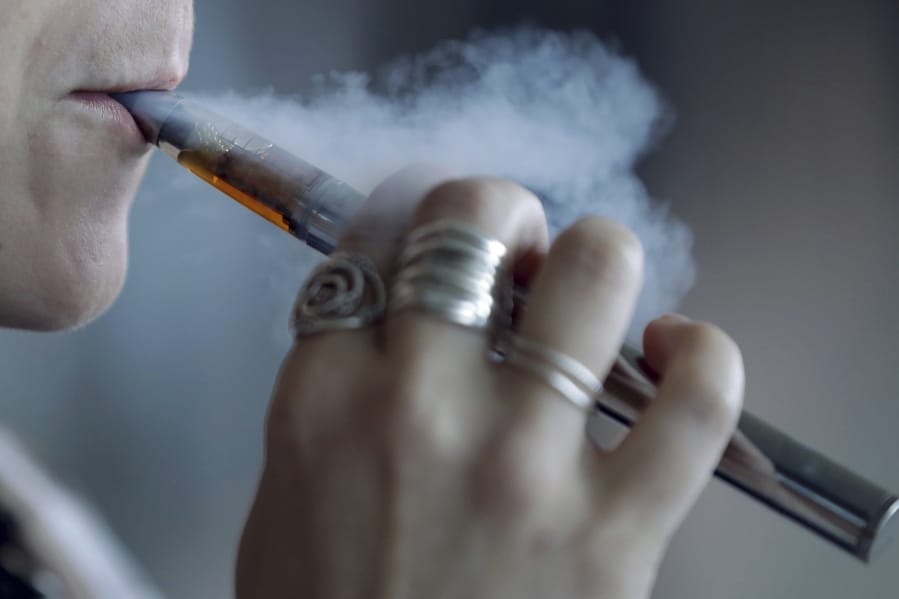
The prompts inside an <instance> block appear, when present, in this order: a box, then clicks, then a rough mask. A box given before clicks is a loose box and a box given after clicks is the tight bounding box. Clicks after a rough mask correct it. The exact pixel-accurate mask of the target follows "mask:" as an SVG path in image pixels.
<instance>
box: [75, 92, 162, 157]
mask: <svg viewBox="0 0 899 599" xmlns="http://www.w3.org/2000/svg"><path fill="white" fill-rule="evenodd" d="M68 97H69V99H70V100H72V101H74V102H77V103H78V104H80V105H81V106H83V107H84V108H87V109H88V110H90V111H91V112H93V113H95V114H97V115H99V116H101V117H103V119H104V120H106V121H108V122H111V123H112V124H113V126H115V127H117V128H118V129H119V131H120V132H121V134H122V135H123V136H125V137H127V138H128V139H129V141H132V142H134V143H136V144H146V143H147V141H146V139H145V138H144V134H143V133H142V132H141V130H140V127H138V125H137V122H136V121H135V120H134V117H132V116H131V113H130V112H128V110H126V109H125V107H124V106H122V105H121V104H119V103H118V102H116V101H115V100H113V99H112V96H110V95H109V94H104V93H102V92H74V93H71V94H69V96H68Z"/></svg>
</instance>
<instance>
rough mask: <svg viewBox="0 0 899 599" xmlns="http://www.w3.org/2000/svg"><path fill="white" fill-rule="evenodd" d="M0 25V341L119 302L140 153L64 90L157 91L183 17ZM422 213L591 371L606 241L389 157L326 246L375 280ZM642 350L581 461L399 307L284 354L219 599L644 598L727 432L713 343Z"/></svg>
mask: <svg viewBox="0 0 899 599" xmlns="http://www.w3.org/2000/svg"><path fill="white" fill-rule="evenodd" d="M0 14H2V15H3V19H0V52H2V55H3V56H4V57H5V60H4V61H3V62H0V109H2V110H0V180H2V182H3V186H2V189H0V326H7V327H19V328H31V329H39V330H56V329H64V328H72V327H76V326H80V325H82V324H84V323H86V322H88V321H89V320H91V319H92V318H94V317H96V316H97V315H98V314H100V313H101V312H102V311H103V310H104V309H105V308H106V307H107V306H108V305H109V304H110V303H111V302H112V301H113V299H114V298H115V296H116V295H117V293H118V291H119V289H120V287H121V284H122V280H123V277H124V273H125V270H126V255H127V252H126V245H127V234H126V231H127V226H126V225H127V213H128V207H129V205H130V202H131V199H132V197H133V194H134V191H135V189H136V187H137V185H138V183H139V181H140V178H141V176H142V173H143V169H144V167H145V162H146V156H147V153H148V148H147V147H146V146H145V145H143V144H141V143H139V142H138V141H135V139H133V137H129V135H130V134H129V132H128V131H127V127H124V126H122V123H121V122H119V123H116V122H112V121H114V120H115V119H112V118H110V117H109V115H106V116H104V115H103V114H102V112H103V107H104V106H107V107H108V105H106V104H102V103H101V107H100V108H101V109H99V110H98V107H97V106H96V105H91V103H90V102H86V101H85V97H84V96H82V95H78V94H75V95H74V96H73V95H72V92H85V91H90V92H103V91H123V90H124V89H128V88H129V87H130V88H138V87H144V88H145V87H151V88H158V89H167V88H173V87H174V86H175V85H177V83H178V82H179V81H180V80H181V78H183V76H184V73H185V72H186V68H187V62H188V54H189V47H190V37H191V35H190V34H191V29H192V9H191V5H190V3H189V2H187V1H179V0H156V1H148V0H119V1H117V2H106V1H101V0H82V1H80V2H76V1H74V0H72V1H68V2H59V1H50V0H29V1H27V2H26V1H24V0H0ZM49 165H52V168H51V167H50V166H49ZM444 218H450V219H454V220H458V221H462V222H465V223H467V224H469V225H471V226H473V227H476V228H478V229H479V230H480V231H482V232H483V233H484V234H486V235H489V236H492V237H495V238H497V239H499V240H501V241H502V242H504V243H505V244H506V245H507V246H508V247H509V248H510V251H511V255H512V256H513V260H512V263H511V266H512V268H513V269H514V272H515V274H516V278H517V279H518V282H519V283H522V284H525V285H527V286H528V287H529V288H530V289H531V292H530V295H529V301H528V307H527V310H526V312H525V314H524V316H523V319H522V320H521V322H520V333H521V334H522V335H526V336H527V337H529V338H531V339H534V340H536V341H538V342H540V343H544V344H546V345H548V346H550V347H553V348H555V349H557V350H559V351H563V352H565V353H567V354H570V355H571V356H573V357H575V358H577V359H578V360H580V361H582V362H583V363H584V364H585V365H587V366H588V367H589V368H591V369H592V370H593V371H594V372H595V373H596V374H597V375H598V376H600V377H602V376H604V375H605V374H606V373H607V372H608V370H609V368H610V366H611V364H612V361H613V360H614V357H615V355H616V354H617V351H618V348H619V346H620V344H621V342H622V339H623V336H624V333H625V330H626V329H627V326H628V322H629V319H630V316H631V313H632V310H633V306H634V302H635V299H636V297H637V294H638V292H639V289H640V284H641V277H642V260H643V257H642V251H641V248H640V244H639V242H638V241H637V239H636V238H635V236H634V235H633V234H632V233H631V232H630V231H628V230H627V229H626V228H624V227H622V226H621V225H618V224H616V223H614V222H612V221H610V220H607V219H604V218H600V217H587V218H584V219H582V220H580V221H579V222H577V223H575V224H574V225H572V226H571V227H569V228H568V229H567V230H565V231H564V232H562V233H561V234H560V235H559V236H558V237H557V238H556V239H555V240H554V241H553V242H552V243H550V241H549V239H548V236H547V233H546V224H545V220H544V216H543V212H542V209H541V207H540V204H539V201H537V199H536V198H535V197H534V196H533V195H531V194H530V193H528V192H527V191H526V190H524V189H523V188H521V187H519V186H518V185H516V184H514V183H512V182H509V181H503V180H497V179H455V178H452V177H450V176H448V175H447V174H446V173H445V172H440V171H436V170H434V169H431V168H413V169H409V170H406V171H404V172H402V173H400V174H398V175H396V176H394V177H392V178H390V179H388V180H387V181H386V182H385V183H384V184H382V185H381V186H380V187H379V188H378V189H377V190H376V191H375V193H374V194H372V197H371V198H370V199H369V201H368V204H367V205H366V206H365V208H364V209H363V210H362V212H361V213H360V215H359V216H358V217H357V219H356V220H355V221H354V222H353V224H352V225H351V227H350V230H349V232H348V234H347V235H346V236H345V238H344V239H343V241H342V242H341V246H342V247H341V249H344V250H347V251H352V252H360V253H363V254H365V255H367V256H368V257H369V258H371V259H372V260H373V261H374V262H375V263H376V265H377V266H378V268H379V270H380V272H381V274H382V276H383V277H384V278H385V280H386V281H387V282H388V284H389V279H390V276H391V273H392V271H393V258H394V256H395V254H396V252H397V249H398V247H399V244H400V243H401V239H402V237H403V235H404V234H405V233H406V232H407V231H408V230H409V228H410V227H413V226H415V225H417V224H421V223H426V222H430V221H433V220H436V219H444ZM644 349H645V353H646V357H647V360H648V361H649V363H650V364H651V365H652V366H653V368H654V369H655V370H657V371H658V372H659V373H661V375H662V380H661V384H660V387H659V394H658V397H657V398H656V400H655V401H654V403H653V404H652V406H651V407H650V409H649V410H648V412H647V413H646V414H645V415H644V416H643V417H642V418H641V420H640V422H639V423H638V425H637V426H636V428H635V429H634V430H633V431H632V432H631V433H630V434H629V435H628V437H627V438H626V439H625V441H624V442H623V443H622V444H621V445H620V446H619V447H618V448H616V449H615V450H613V451H610V452H603V451H600V450H598V449H596V448H595V447H593V446H592V445H591V444H590V442H589V441H588V440H587V439H586V437H585V435H584V424H585V418H586V415H585V414H584V412H582V411H580V410H578V409H576V408H575V407H574V406H573V405H572V404H570V403H568V402H566V401H565V400H564V399H563V398H561V397H560V396H559V395H558V393H557V392H556V391H554V390H553V389H551V388H549V387H547V386H546V385H545V384H544V383H542V382H541V381H540V380H539V379H538V378H536V377H533V376H531V375H529V374H528V373H527V372H523V371H521V370H515V369H512V368H511V367H508V366H504V365H500V364H493V363H489V362H488V361H487V359H486V350H487V336H486V334H485V333H484V331H479V330H474V329H466V328H463V327H459V326H456V325H452V324H449V323H446V322H443V321H441V320H440V319H439V318H437V317H435V316H434V315H432V314H426V313H421V312H414V311H408V312H403V313H400V314H396V315H393V316H391V317H389V318H386V319H385V320H383V321H382V322H380V323H378V324H376V325H374V326H371V327H369V328H368V329H365V330H359V331H350V332H340V333H325V334H321V335H318V336H315V337H308V338H303V339H301V340H299V341H298V342H297V344H296V345H295V347H294V348H293V349H292V350H291V352H290V354H289V355H288V356H287V358H286V360H285V361H284V364H283V366H282V369H281V372H280V374H279V377H278V380H277V381H276V383H275V391H274V395H273V398H272V402H271V405H270V409H269V416H268V419H267V428H266V459H265V465H264V470H263V473H262V478H261V481H260V484H259V487H258V490H257V494H256V498H255V502H254V504H253V508H252V512H251V514H250V516H249V519H248V521H247V524H246V528H245V531H244V534H243V538H242V540H241V545H240V549H239V555H238V561H237V575H236V580H237V583H236V584H237V593H238V596H239V597H247V598H250V597H252V598H260V597H285V596H302V597H309V598H321V599H337V598H341V599H343V598H357V597H358V598H363V597H364V598H372V597H377V598H388V597H389V598H394V599H406V598H409V599H411V598H413V597H416V598H417V597H437V598H463V597H464V598H478V597H483V598H485V599H486V598H491V599H493V598H505V597H508V598H512V597H515V598H525V599H527V598H537V597H566V598H571V599H581V598H583V599H586V598H588V597H590V598H597V597H609V598H613V597H614V598H616V599H619V598H626V599H631V598H633V599H636V598H644V597H647V596H648V595H649V594H650V592H651V588H652V584H653V581H654V578H655V574H656V569H657V566H658V563H659V560H660V559H661V557H662V556H663V554H664V552H665V549H666V547H667V544H668V541H669V539H670V538H671V535H672V534H673V532H674V531H675V530H676V529H677V527H678V526H679V525H680V523H681V522H682V520H683V518H684V517H685V515H686V514H687V512H688V511H689V509H690V508H691V506H692V505H693V503H694V501H695V500H696V497H697V496H698V494H699V493H700V491H701V490H702V488H703V487H704V486H705V484H706V483H707V481H708V480H709V477H710V474H711V472H712V470H713V468H714V465H715V463H716V462H717V460H718V458H719V457H720V454H721V452H722V450H723V448H724V445H725V443H726V441H727V439H728V438H729V436H730V434H731V433H732V431H733V428H734V426H735V421H736V418H737V416H738V414H739V410H740V404H741V400H742V390H743V368H742V360H741V357H740V353H739V350H738V348H737V346H736V345H735V344H734V342H733V341H732V340H731V339H730V338H729V337H728V336H727V335H726V334H725V333H723V332H722V331H721V330H720V329H718V328H717V327H715V326H713V325H710V324H706V323H696V322H692V321H689V320H686V319H684V318H682V317H678V316H674V315H668V316H666V317H663V318H661V319H658V320H656V321H654V322H653V323H651V324H650V325H649V327H647V330H646V332H645V337H644ZM186 559H189V557H186Z"/></svg>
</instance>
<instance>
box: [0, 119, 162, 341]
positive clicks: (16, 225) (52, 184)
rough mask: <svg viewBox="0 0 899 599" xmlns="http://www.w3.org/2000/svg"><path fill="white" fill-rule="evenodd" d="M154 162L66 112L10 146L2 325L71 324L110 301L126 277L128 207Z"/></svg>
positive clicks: (5, 167) (1, 206)
mask: <svg viewBox="0 0 899 599" xmlns="http://www.w3.org/2000/svg"><path fill="white" fill-rule="evenodd" d="M13 152H14V153H15V155H16V156H17V159H16V160H15V161H14V162H9V161H8V160H6V159H7V158H8V157H9V156H10V154H11V153H13ZM147 161H148V154H147V153H146V151H143V150H142V151H141V152H137V151H135V150H134V149H130V150H129V149H127V148H123V147H122V142H121V140H120V139H119V138H118V137H117V136H116V134H115V133H113V132H105V131H103V130H98V129H97V128H96V127H91V126H89V123H85V122H82V119H80V118H79V116H78V115H77V114H72V113H69V112H65V111H63V112H60V113H58V114H53V115H51V116H49V117H48V118H46V119H45V120H43V121H42V122H41V123H40V124H39V126H37V127H34V128H33V129H32V132H31V134H30V135H29V136H28V137H27V142H26V143H25V144H23V145H22V146H19V147H16V148H10V147H9V144H3V143H2V142H0V178H2V180H3V181H4V185H3V188H0V216H2V219H0V235H2V237H3V238H4V239H3V244H4V246H6V247H5V249H4V250H2V251H0V325H3V324H4V323H6V324H12V325H13V326H23V327H27V328H37V329H60V328H71V327H73V326H77V325H80V324H83V323H85V322H87V321H89V320H91V319H93V318H95V317H96V316H98V315H99V314H100V313H102V312H103V310H104V309H105V308H106V307H108V305H109V304H110V303H111V302H112V301H113V300H114V299H115V297H116V296H117V295H118V293H119V291H120V289H121V286H122V283H123V281H124V276H125V271H126V267H127V218H128V212H129V207H130V204H131V200H132V198H133V196H134V193H135V191H136V189H137V186H138V184H139V182H140V178H141V176H142V174H143V172H144V170H145V168H146V164H147ZM7 183H9V184H8V185H7ZM4 295H5V297H4Z"/></svg>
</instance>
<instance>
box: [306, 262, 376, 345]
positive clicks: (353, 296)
mask: <svg viewBox="0 0 899 599" xmlns="http://www.w3.org/2000/svg"><path fill="white" fill-rule="evenodd" d="M386 309H387V292H386V290H385V289H384V283H383V282H382V281H381V277H380V275H378V271H377V269H376V268H375V265H374V264H373V263H372V262H371V260H369V259H368V258H366V257H365V256H363V255H361V254H350V253H347V252H338V253H336V254H332V255H331V256H330V257H328V258H326V259H325V260H324V261H322V262H321V263H319V264H318V265H317V266H316V267H315V268H314V269H313V270H312V272H311V273H310V274H309V277H308V278H307V279H306V282H305V283H304V284H303V287H302V289H301V290H300V294H299V297H297V301H296V303H295V304H294V307H293V312H292V317H291V323H290V328H291V332H292V333H293V335H294V337H301V336H305V335H314V334H317V333H322V332H325V331H345V330H352V329H361V328H363V327H366V326H368V325H370V324H372V323H373V322H376V321H378V320H380V319H381V318H383V316H384V313H385V311H386Z"/></svg>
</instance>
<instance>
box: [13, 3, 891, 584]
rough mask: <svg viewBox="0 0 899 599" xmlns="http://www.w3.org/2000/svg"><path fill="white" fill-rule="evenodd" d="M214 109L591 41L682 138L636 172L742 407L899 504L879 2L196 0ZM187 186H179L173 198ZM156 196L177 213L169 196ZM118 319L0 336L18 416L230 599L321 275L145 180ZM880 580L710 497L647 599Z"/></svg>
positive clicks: (134, 540)
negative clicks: (392, 69) (568, 35)
mask: <svg viewBox="0 0 899 599" xmlns="http://www.w3.org/2000/svg"><path fill="white" fill-rule="evenodd" d="M196 9H197V33H196V39H195V45H194V54H193V63H192V71H191V74H190V76H189V78H188V80H187V82H186V83H185V85H184V89H186V90H190V91H200V92H219V91H225V90H231V89H234V90H238V91H253V90H260V89H272V90H274V91H275V92H277V93H281V94H293V93H298V92H301V91H302V90H304V89H307V88H308V87H309V85H310V82H311V78H312V76H313V75H315V74H316V73H320V72H324V71H330V70H338V71H345V70H351V69H352V70H367V69H372V68H374V67H376V66H377V65H379V64H381V63H383V62H384V61H385V60H387V59H390V58H393V57H395V56H397V55H400V54H408V53H413V52H419V51H423V50H426V49H428V48H430V47H431V46H432V45H433V44H434V43H435V42H437V41H439V40H441V39H445V38H448V37H459V36H464V35H465V34H467V33H468V32H469V31H470V30H471V29H472V28H474V27H493V26H497V25H503V24H517V23H521V22H531V23H535V24H538V25H542V26H546V27H552V28H560V29H570V28H587V29H591V30H594V31H596V32H598V33H599V34H600V35H601V36H602V37H603V38H604V39H606V40H609V41H611V42H613V43H614V44H616V45H617V46H618V47H619V48H620V49H621V50H622V52H624V53H625V54H626V55H629V56H632V57H634V58H635V59H636V60H637V61H638V63H639V64H640V66H641V69H642V70H643V72H644V74H645V75H646V77H647V78H648V79H649V80H650V81H651V82H653V83H654V84H655V85H656V86H657V87H658V88H659V89H660V90H661V92H662V94H663V96H664V97H665V98H666V100H667V102H668V103H669V104H670V105H671V107H672V108H673V111H674V113H675V115H676V119H675V121H674V124H673V127H672V129H671V132H670V134H669V135H668V136H666V137H665V138H664V140H663V141H662V143H661V144H660V145H659V147H658V148H656V149H655V150H654V151H653V152H652V153H651V154H650V155H649V156H647V158H646V159H645V160H644V161H643V162H642V164H641V167H640V174H641V176H642V178H643V179H644V181H645V182H646V183H647V185H648V187H649V189H650V191H651V192H652V194H653V195H654V197H657V198H661V199H663V200H665V201H668V202H670V203H671V205H672V209H673V211H674V212H675V213H676V214H677V215H678V216H679V217H680V218H682V219H683V220H685V221H686V222H687V223H688V224H689V225H690V226H691V227H692V229H693V231H694V233H695V237H696V242H695V253H696V258H697V262H698V273H699V279H698V283H697V285H696V286H695V288H694V289H693V291H692V292H691V293H690V294H689V296H688V297H687V300H686V302H685V304H684V306H683V311H684V312H685V313H687V314H688V315H691V316H693V317H696V318H701V319H707V320H712V321H715V322H717V323H719V324H721V325H722V326H723V327H724V328H725V329H726V330H728V331H729V332H730V333H731V334H732V335H733V336H734V337H735V338H736V340H737V341H738V342H739V343H740V344H741V346H742V348H743V351H744V357H745V360H746V366H747V374H748V394H747V407H748V408H749V409H750V410H752V411H754V412H755V413H757V414H759V415H761V416H762V417H764V418H765V419H766V420H769V421H770V422H773V423H776V424H777V426H778V427H780V428H782V429H784V430H786V431H788V432H789V433H790V434H792V435H794V436H795V437H797V438H799V439H801V440H803V441H804V442H806V443H807V444H809V445H811V446H812V447H815V448H817V449H818V450H820V451H822V452H823V453H824V454H826V455H829V456H832V457H834V458H836V459H837V460H838V461H841V462H842V463H844V464H846V465H847V466H849V467H851V468H853V469H855V470H857V471H858V472H860V473H862V474H864V475H866V476H868V477H870V478H872V479H874V480H876V481H878V482H881V483H883V484H884V485H885V486H887V487H889V488H892V489H899V466H897V463H896V456H897V454H899V440H897V439H899V436H897V434H896V426H897V423H899V382H897V380H896V376H895V374H896V372H897V370H899V343H897V342H896V339H897V338H899V317H897V315H896V313H895V306H896V305H897V303H899V4H897V3H895V2H892V1H888V0H884V1H879V2H878V1H874V0H855V1H853V2H846V1H843V2H835V1H828V0H822V1H819V2H802V1H799V0H779V1H773V0H760V1H756V2H730V1H726V2H721V1H715V0H694V1H693V2H689V3H684V2H675V1H674V0H645V1H643V2H625V1H618V2H611V1H606V2H603V1H597V2H590V3H584V2H576V1H574V0H555V1H553V2H548V1H546V2H541V1H537V0H532V1H529V0H515V1H512V0H477V1H475V0H456V1H455V2H451V3H450V2H437V1H432V0H415V1H414V2H413V1H412V0H378V1H371V0H368V1H363V0H328V1H325V0H310V1H307V2H301V1H292V2H289V1H286V0H261V1H260V2H255V3H252V4H251V3H247V2H242V1H239V0H215V1H214V2H213V1H212V0H197V2H196ZM172 180H175V181H176V183H172V182H171V181H172ZM161 190H162V191H161ZM132 222H133V229H132V270H131V274H130V278H129V280H128V283H127V286H126V288H125V291H124V293H123V295H122V297H121V299H120V301H119V302H118V303H117V304H116V305H115V306H114V308H113V309H112V310H111V311H110V312H109V313H108V314H106V315H105V316H104V317H102V318H101V319H100V320H99V321H98V322H96V323H94V324H93V325H91V326H90V327H88V328H86V329H84V330H82V331H78V332H75V333H69V334H63V335H36V334H25V333H18V332H10V331H2V332H0V419H2V422H4V423H5V424H6V425H7V426H8V427H10V428H12V429H13V430H15V431H16V432H17V433H18V434H19V435H20V436H21V437H22V439H23V440H24V441H25V443H26V445H27V446H28V447H29V448H30V449H31V450H32V451H33V452H34V454H35V455H36V456H37V457H38V458H39V459H40V460H42V461H43V462H44V463H45V464H46V465H47V466H48V467H49V468H50V469H51V471H52V472H53V473H54V474H55V475H56V476H57V477H58V478H59V479H61V480H62V481H64V482H65V484H67V485H68V486H69V487H70V488H72V489H74V490H76V491H77V492H78V493H79V494H81V495H82V496H84V497H85V498H87V499H88V500H89V501H90V502H91V503H92V504H93V505H94V506H95V507H96V508H97V509H98V510H99V512H100V513H101V514H102V515H103V516H104V518H105V519H106V520H107V521H108V522H109V523H110V525H111V526H112V528H113V529H114V531H115V532H116V534H117V535H118V536H119V537H120V538H121V539H122V540H123V542H124V543H125V544H126V545H127V547H128V548H129V550H130V551H131V552H132V553H133V555H134V556H135V557H136V558H137V559H138V560H139V562H140V563H141V564H142V566H143V567H144V568H145V569H146V571H147V572H148V574H149V576H150V577H151V578H152V579H153V580H154V581H155V582H156V583H157V584H158V585H159V586H160V587H161V588H162V589H163V590H164V591H165V592H166V594H167V595H169V596H171V597H210V598H213V597H215V598H218V597H227V596H230V595H231V594H232V591H231V572H232V563H233V560H234V555H235V548H236V544H237V539H238V536H239V533H240V528H241V525H242V520H243V518H244V515H245V513H246V511H247V509H248V506H249V502H250V500H251V497H252V493H253V488H254V485H255V482H256V477H257V472H258V469H259V466H260V463H261V457H262V445H261V437H262V422H263V418H264V413H265V409H266V404H267V401H268V396H269V392H270V389H271V384H272V381H273V379H274V376H275V373H276V370H277V368H278V366H279V362H280V360H281V358H282V356H283V354H284V352H285V350H286V348H287V345H288V338H287V333H286V330H285V328H286V327H285V326H284V323H285V322H286V319H287V312H288V308H289V305H290V302H291V300H292V294H293V291H294V290H295V289H296V287H297V285H298V284H299V282H300V280H301V279H302V277H303V274H304V272H305V270H306V269H307V268H308V266H309V265H310V264H311V263H312V262H313V260H314V255H313V254H312V253H311V252H310V251H308V250H305V249H304V248H301V247H298V246H299V244H298V243H296V242H295V241H294V240H292V239H291V238H289V237H288V236H286V235H284V234H283V233H280V232H279V231H277V230H275V229H274V228H273V227H271V226H270V225H268V224H266V223H264V222H263V221H262V220H261V219H258V218H255V217H253V216H250V215H249V213H246V212H245V210H244V209H242V208H240V207H239V206H237V205H236V204H235V205H232V203H231V202H230V201H228V200H223V199H222V197H221V196H218V195H217V194H216V193H215V192H212V191H209V190H207V189H206V188H205V187H204V186H202V184H201V183H199V182H194V181H193V180H191V179H188V178H186V177H184V176H183V175H182V173H181V171H180V169H178V168H177V167H175V166H174V165H173V164H171V163H170V162H168V161H167V160H166V159H164V158H163V157H161V156H160V157H157V158H154V162H153V164H152V166H151V170H150V173H149V176H148V181H147V185H145V190H144V191H143V192H142V193H141V195H140V196H139V197H138V200H137V203H136V205H135V208H134V212H133V220H132ZM897 567H899V548H897V547H894V548H893V551H892V552H888V553H887V554H886V555H885V556H884V558H883V559H882V561H881V562H880V563H878V564H875V565H873V566H870V567H865V566H863V565H861V564H859V563H856V562H855V561H854V560H853V559H851V558H849V557H847V556H845V555H844V554H843V553H841V552H839V551H837V550H836V549H834V548H832V547H830V546H829V545H826V544H825V543H823V542H822V541H820V540H819V539H817V538H815V537H813V536H812V535H810V534H808V533H806V532H805V531H803V530H801V529H799V528H798V527H796V526H794V525H793V524H791V523H789V522H787V521H785V520H783V519H782V518H780V517H778V516H776V515H774V514H773V513H771V512H769V511H768V510H766V509H765V508H762V507H760V506H758V505H757V504H755V503H754V502H752V501H751V500H749V499H747V498H745V497H744V496H742V495H741V494H739V493H737V492H736V491H734V490H732V489H730V488H728V487H726V486H724V485H723V484H722V483H720V482H713V483H712V485H711V486H710V487H709V489H708V490H707V492H706V493H705V494H704V496H703V497H702V499H701V500H700V502H699V505H698V507H697V508H696V509H695V510H694V512H693V514H692V515H691V516H690V518H689V519H688V521H687V523H686V524H685V526H684V527H683V529H682V530H681V531H680V533H679V534H678V535H677V536H676V538H675V540H674V543H673V547H672V550H671V551H670V553H669V555H668V557H667V559H666V561H665V562H664V564H663V567H662V571H661V573H660V576H659V581H658V585H657V589H656V593H655V596H657V597H666V598H667V599H695V598H696V597H703V598H704V597H727V598H734V599H740V598H747V599H748V598H755V597H771V598H781V597H784V598H785V597H809V598H811V597H814V598H817V599H822V598H843V597H848V596H853V597H874V598H881V597H892V596H895V588H896V587H897V584H899V578H897V574H896V571H897Z"/></svg>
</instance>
